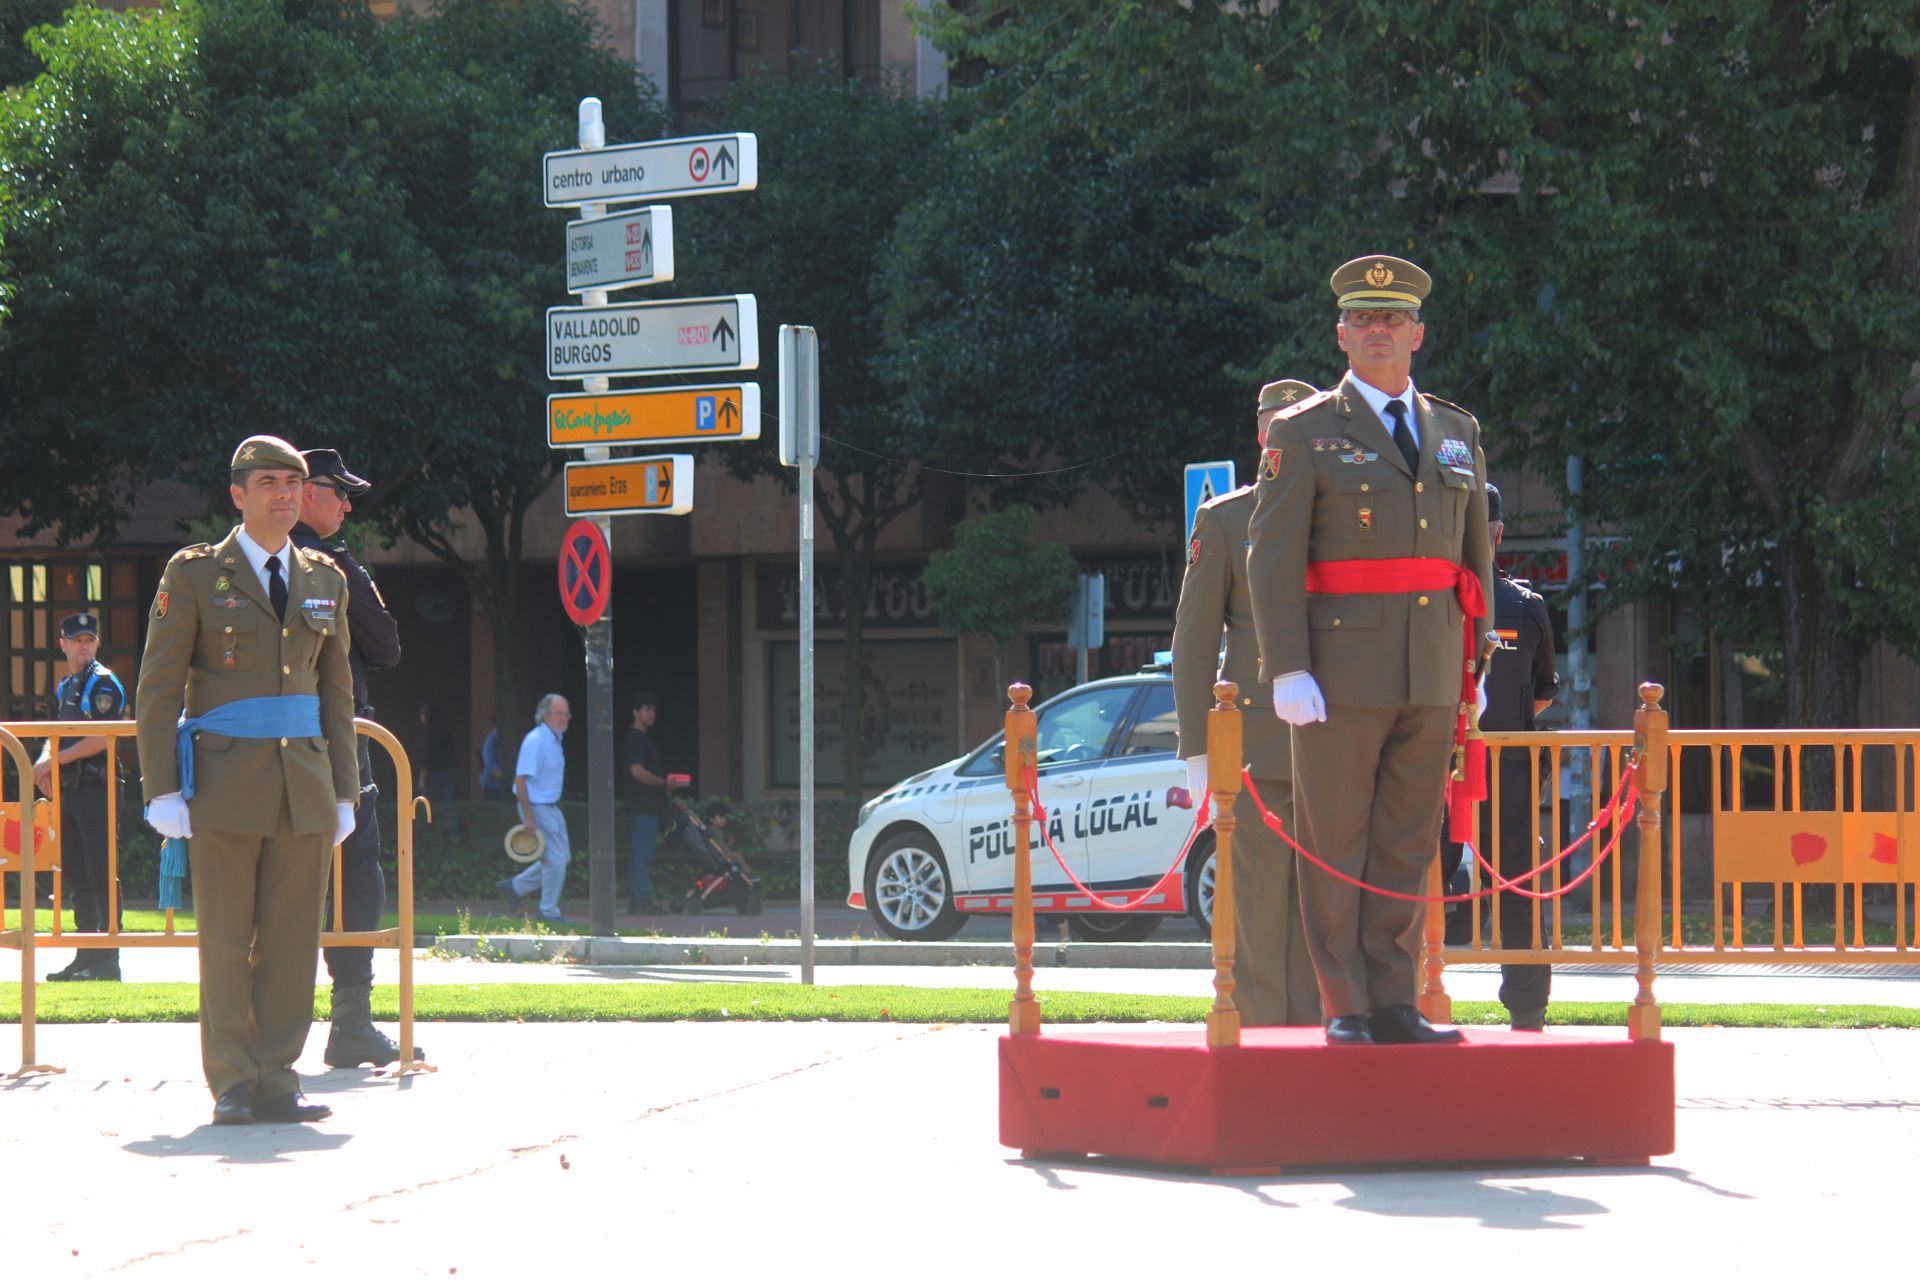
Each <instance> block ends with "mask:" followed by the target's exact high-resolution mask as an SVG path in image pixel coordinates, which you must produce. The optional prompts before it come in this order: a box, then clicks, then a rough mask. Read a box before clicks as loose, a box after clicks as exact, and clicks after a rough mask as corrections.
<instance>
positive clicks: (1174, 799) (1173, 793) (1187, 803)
mask: <svg viewBox="0 0 1920 1280" xmlns="http://www.w3.org/2000/svg"><path fill="white" fill-rule="evenodd" d="M1167 808H1169V809H1191V808H1193V793H1192V792H1190V791H1188V790H1187V789H1186V788H1185V787H1168V788H1167Z"/></svg>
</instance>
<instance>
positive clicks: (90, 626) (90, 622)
mask: <svg viewBox="0 0 1920 1280" xmlns="http://www.w3.org/2000/svg"><path fill="white" fill-rule="evenodd" d="M75 636H93V637H94V638H95V639H98V638H99V636H100V619H99V618H98V617H96V616H94V615H93V614H91V613H86V612H84V611H83V612H80V613H70V614H68V615H67V616H66V617H64V618H62V619H60V638H61V639H63V640H71V639H73V638H74V637H75Z"/></svg>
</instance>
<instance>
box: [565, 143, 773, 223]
mask: <svg viewBox="0 0 1920 1280" xmlns="http://www.w3.org/2000/svg"><path fill="white" fill-rule="evenodd" d="M542 168H543V172H542V174H541V183H540V190H541V193H542V195H543V196H544V198H545V199H546V202H547V207H548V208H549V209H553V208H559V207H561V206H564V205H574V204H613V203H619V202H621V201H624V200H664V199H666V198H668V197H670V196H707V195H721V194H724V193H727V192H731V191H751V190H753V189H754V188H755V187H757V186H759V185H760V148H759V145H758V143H757V142H756V140H755V138H754V135H752V134H751V133H718V134H714V135H713V136H711V137H705V138H667V139H665V140H664V141H661V142H632V143H628V144H627V145H626V146H624V147H601V148H598V149H596V150H592V151H586V150H581V151H549V152H547V154H546V156H545V163H544V165H543V166H542Z"/></svg>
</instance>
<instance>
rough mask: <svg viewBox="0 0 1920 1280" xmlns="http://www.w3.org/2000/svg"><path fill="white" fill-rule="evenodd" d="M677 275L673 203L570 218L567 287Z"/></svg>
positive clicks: (625, 285) (611, 285)
mask: <svg viewBox="0 0 1920 1280" xmlns="http://www.w3.org/2000/svg"><path fill="white" fill-rule="evenodd" d="M671 279H673V209H672V208H671V207H669V206H667V205H664V204H656V205H648V206H647V207H646V208H644V209H629V210H627V211H626V212H624V213H616V214H613V215H611V216H609V217H605V218H582V219H580V220H579V221H577V222H569V223H568V224H567V292H568V293H585V292H586V291H587V290H588V289H630V288H632V287H633V286H634V285H637V284H663V283H665V282H666V281H668V280H671Z"/></svg>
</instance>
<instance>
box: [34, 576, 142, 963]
mask: <svg viewBox="0 0 1920 1280" xmlns="http://www.w3.org/2000/svg"><path fill="white" fill-rule="evenodd" d="M99 647H100V618H99V616H98V615H97V614H93V613H89V612H81V613H71V614H68V615H67V616H66V617H64V618H62V619H61V620H60V652H61V653H63V654H65V655H66V658H67V674H66V676H65V678H63V679H62V680H61V681H60V683H59V685H58V686H57V687H56V688H55V690H54V698H55V700H56V703H57V705H56V706H55V709H54V713H53V718H54V719H56V720H123V719H125V718H126V715H127V691H126V690H125V689H124V688H122V687H121V684H120V677H118V676H116V675H114V674H113V672H111V671H109V670H108V669H107V668H106V667H105V666H104V665H103V664H102V663H101V662H100V661H99V659H98V657H97V656H96V655H97V654H98V653H99ZM106 750H107V740H106V738H105V737H88V738H67V739H65V740H63V741H62V742H61V743H60V751H59V761H58V762H59V765H60V848H61V854H60V860H61V867H62V873H63V875H62V878H63V879H65V881H66V882H67V885H68V886H69V890H70V892H71V895H72V901H73V927H74V928H75V930H77V931H78V932H80V933H106V932H108V931H109V928H110V927H112V928H117V927H118V926H119V923H120V890H119V885H118V884H117V883H116V881H115V878H114V876H113V873H112V871H111V869H110V864H109V860H108V859H109V855H110V853H111V850H112V843H113V842H112V839H111V833H110V832H109V831H108V829H107V787H108V785H109V784H111V785H112V786H113V787H114V788H115V790H116V791H117V792H119V794H117V795H116V796H115V797H114V800H115V802H116V810H115V811H116V812H125V809H124V808H123V807H121V806H124V804H125V802H126V793H125V791H124V790H123V789H122V788H121V783H120V779H119V777H118V776H115V777H112V778H109V777H108V776H107V760H106ZM54 763H55V758H54V751H53V740H52V739H48V740H47V745H46V747H45V748H43V749H42V750H41V752H40V759H39V760H38V761H37V762H36V763H35V764H34V766H33V782H34V785H35V786H36V787H38V788H39V789H40V791H41V792H42V793H44V794H48V795H51V794H52V788H53V767H54ZM47 981H49V982H118V981H120V952H119V951H118V950H83V951H77V952H75V953H74V957H73V963H71V964H69V965H68V966H67V967H66V968H64V969H62V970H60V971H59V972H58V973H50V974H48V975H47Z"/></svg>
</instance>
